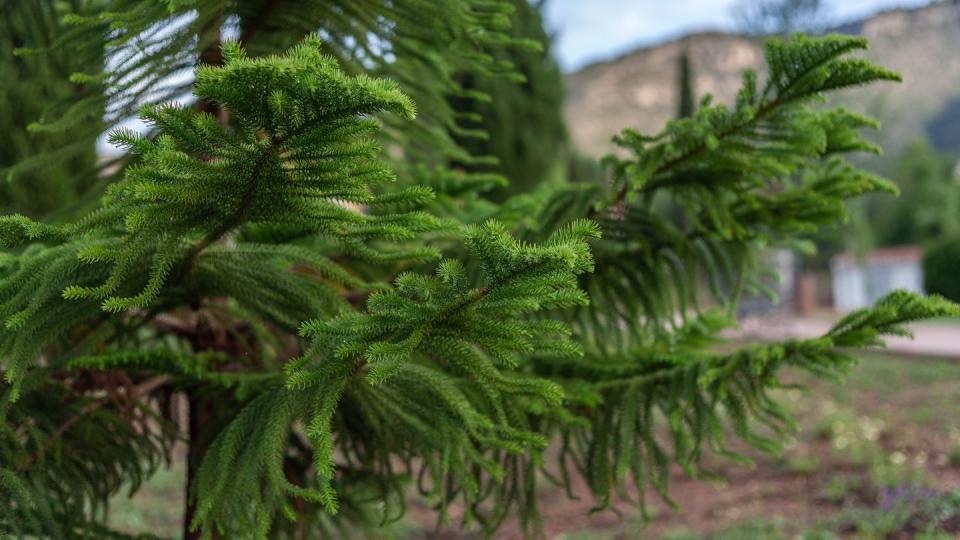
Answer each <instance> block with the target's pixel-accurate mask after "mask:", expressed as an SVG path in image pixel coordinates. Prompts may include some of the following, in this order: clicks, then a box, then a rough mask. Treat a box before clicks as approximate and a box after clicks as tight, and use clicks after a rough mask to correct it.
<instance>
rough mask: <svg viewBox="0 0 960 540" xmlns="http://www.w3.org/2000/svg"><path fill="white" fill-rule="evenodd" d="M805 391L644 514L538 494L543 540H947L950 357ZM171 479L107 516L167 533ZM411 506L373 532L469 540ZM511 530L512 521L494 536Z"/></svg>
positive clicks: (956, 526) (678, 478)
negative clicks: (741, 448)
mask: <svg viewBox="0 0 960 540" xmlns="http://www.w3.org/2000/svg"><path fill="white" fill-rule="evenodd" d="M793 378H794V379H795V380H797V381H798V382H805V383H809V384H810V387H811V391H810V392H808V393H802V392H799V391H794V390H791V391H785V392H784V393H783V394H782V399H783V400H784V401H785V403H787V404H788V405H789V407H790V409H791V410H792V411H793V413H794V414H795V417H796V419H797V420H798V423H799V424H800V426H801V429H800V431H799V433H798V434H797V436H796V438H795V441H793V442H792V444H791V445H790V446H789V449H788V450H787V451H786V452H785V453H784V455H782V456H779V457H771V456H763V455H758V454H756V453H753V454H751V457H753V458H754V460H755V465H754V466H752V467H750V466H745V465H739V464H736V463H733V462H730V461H726V460H722V459H718V458H711V460H710V462H709V464H710V465H711V466H712V468H713V469H715V470H719V471H720V472H722V473H723V476H724V477H725V479H726V480H725V481H724V482H716V481H714V482H705V481H698V480H693V479H690V478H688V477H686V476H685V475H684V474H683V473H682V471H679V470H677V471H675V474H674V478H673V480H672V483H671V488H670V493H671V496H672V497H673V498H674V499H675V500H676V501H677V503H678V504H679V509H678V510H676V511H674V510H670V509H669V508H667V507H666V505H664V504H663V503H661V502H659V501H658V499H657V497H656V495H654V494H649V495H648V499H647V500H648V501H649V502H650V503H653V504H650V506H651V507H652V508H654V509H655V510H654V511H653V512H652V514H653V517H652V520H651V521H649V522H646V523H645V522H644V521H643V519H642V518H641V516H640V513H639V512H638V511H637V510H636V508H635V507H634V506H632V505H630V504H629V503H625V502H620V503H618V504H616V505H615V508H616V509H617V511H618V512H619V515H618V514H617V513H614V512H612V511H605V512H601V513H598V514H594V515H589V510H590V508H592V507H593V506H594V501H592V500H591V499H590V497H589V494H588V492H587V489H586V487H585V486H584V485H579V486H577V489H575V490H574V491H575V493H579V494H581V498H580V500H570V499H569V498H567V497H566V495H565V494H564V493H563V491H562V490H560V489H559V488H553V487H549V488H545V489H543V490H542V491H541V496H540V507H541V510H542V513H543V520H544V525H543V529H544V530H543V536H544V537H545V538H550V539H556V540H561V539H564V540H587V539H593V540H613V539H634V538H643V539H655V538H662V539H664V540H698V539H704V538H715V539H719V540H734V539H752V538H758V539H765V538H771V539H779V538H782V539H784V540H786V539H793V538H799V539H810V540H813V539H827V538H866V539H873V538H876V539H880V538H895V539H900V538H920V539H928V540H932V539H938V540H939V539H945V538H960V360H935V359H924V358H916V357H898V356H880V355H873V356H867V357H864V359H863V361H862V362H861V365H860V366H859V367H858V368H856V369H855V370H854V371H853V373H852V374H851V375H850V377H849V379H848V380H847V381H846V382H845V383H843V384H834V383H829V382H823V381H814V380H812V379H809V378H807V377H805V376H801V375H799V374H798V375H796V376H795V377H793ZM181 478H182V475H181V474H180V471H178V470H177V468H176V467H175V468H174V469H173V470H169V471H161V472H160V473H159V474H158V475H157V476H156V477H155V478H154V479H153V480H151V482H150V483H149V484H148V485H147V486H146V488H145V489H143V490H141V492H140V493H139V494H138V495H137V496H136V497H135V498H134V499H126V498H125V497H119V498H118V499H117V500H116V501H114V505H113V510H112V512H111V521H112V522H113V523H114V524H116V525H118V526H121V527H123V528H124V529H126V530H128V531H130V532H150V533H152V534H161V535H163V534H169V535H171V536H170V537H176V536H174V535H176V533H177V532H178V530H179V529H178V528H179V524H178V523H179V520H178V518H179V509H180V508H182V504H181V501H182V499H181V498H180V497H181V492H182V488H181V484H180V481H181ZM433 519H434V516H433V514H432V512H431V511H430V509H429V508H427V507H426V505H424V504H423V503H419V502H414V503H412V504H411V505H410V511H409V513H408V515H407V517H406V518H405V519H404V520H403V521H402V522H401V523H400V524H399V525H398V526H395V527H394V528H392V529H390V530H385V531H382V534H381V533H375V534H373V535H372V536H373V537H378V538H384V539H386V538H390V539H418V538H424V539H434V540H441V539H443V540H446V539H451V540H459V539H473V538H482V536H481V535H479V534H477V533H471V532H463V531H460V530H458V529H457V528H455V527H443V528H439V529H438V528H436V527H435V525H434V523H433ZM494 538H497V539H500V540H508V539H519V538H522V532H521V529H520V526H519V524H518V523H517V521H516V520H514V521H509V522H507V523H506V525H505V526H504V527H503V528H502V529H501V530H500V532H499V533H498V534H497V535H496V536H495V537H494Z"/></svg>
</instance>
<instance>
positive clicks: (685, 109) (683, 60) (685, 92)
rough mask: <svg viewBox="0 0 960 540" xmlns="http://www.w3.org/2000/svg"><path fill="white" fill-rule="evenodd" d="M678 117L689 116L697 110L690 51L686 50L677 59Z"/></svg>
mask: <svg viewBox="0 0 960 540" xmlns="http://www.w3.org/2000/svg"><path fill="white" fill-rule="evenodd" d="M677 72H678V75H677V96H678V100H677V101H678V105H677V118H689V117H691V116H693V113H694V112H695V111H696V104H695V101H696V98H695V97H694V92H693V74H692V70H691V67H690V53H689V51H687V50H684V51H683V52H682V53H680V58H679V59H678V60H677Z"/></svg>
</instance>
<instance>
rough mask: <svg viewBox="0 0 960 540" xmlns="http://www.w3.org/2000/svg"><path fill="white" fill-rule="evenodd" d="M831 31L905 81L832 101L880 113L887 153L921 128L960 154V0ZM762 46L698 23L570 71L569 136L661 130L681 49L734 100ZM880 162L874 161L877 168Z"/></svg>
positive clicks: (605, 143) (593, 144)
mask: <svg viewBox="0 0 960 540" xmlns="http://www.w3.org/2000/svg"><path fill="white" fill-rule="evenodd" d="M836 31H839V32H843V33H848V34H857V35H863V36H864V37H866V38H868V39H869V40H870V50H869V51H867V52H866V57H868V58H869V59H871V60H872V61H874V62H876V63H878V64H881V65H883V66H885V67H888V68H890V69H894V70H896V71H898V72H900V73H901V74H902V75H903V79H904V81H903V83H900V84H892V83H891V84H878V85H873V86H870V87H867V88H862V89H852V90H846V91H844V92H842V93H841V94H840V95H838V96H837V97H836V98H834V103H837V104H840V105H844V106H847V107H849V108H851V109H853V110H856V111H859V112H863V113H867V114H870V115H872V116H874V117H876V118H878V119H879V120H880V121H881V122H882V123H883V125H884V127H883V129H882V130H881V131H880V132H878V133H877V134H876V135H875V137H874V138H875V139H876V140H877V142H878V143H879V144H880V145H881V146H882V147H883V148H884V149H885V150H886V154H887V156H896V155H897V154H899V152H900V150H901V149H902V148H903V146H904V145H905V144H907V143H908V142H910V141H912V140H914V139H917V138H920V137H923V136H928V137H929V138H931V139H932V140H933V142H934V143H935V144H936V145H937V146H938V147H940V148H941V149H942V150H946V151H950V152H953V153H954V154H956V155H960V3H954V2H940V3H935V4H931V5H929V6H926V7H921V8H914V9H896V10H891V11H886V12H882V13H878V14H876V15H874V16H872V17H869V18H867V19H865V20H863V21H859V22H855V23H851V24H846V25H843V26H841V27H839V28H838V29H837V30H836ZM762 47H763V43H762V40H761V39H757V38H754V37H747V36H742V35H736V34H729V33H722V32H703V33H696V34H691V35H688V36H685V37H682V38H680V39H675V40H672V41H669V42H666V43H663V44H661V45H658V46H653V47H645V48H640V49H637V50H635V51H633V52H630V53H627V54H625V55H623V56H620V57H619V58H616V59H613V60H609V61H604V62H598V63H595V64H592V65H589V66H587V67H585V68H583V69H581V70H579V71H577V72H575V73H572V74H570V75H568V76H567V100H566V104H565V115H566V118H567V122H568V126H569V129H570V133H571V137H572V139H573V141H574V144H575V145H576V146H577V148H578V149H579V150H580V151H582V152H584V153H586V154H589V155H594V156H599V155H603V154H604V153H607V152H609V151H610V150H611V149H612V145H611V143H610V137H611V136H612V135H613V134H614V133H616V132H618V131H619V130H620V129H622V128H624V127H633V128H635V129H639V130H640V131H641V132H643V133H647V134H652V133H655V132H657V131H659V130H660V129H661V128H662V127H663V125H664V124H665V123H666V122H667V121H668V120H670V119H671V118H673V116H674V115H675V114H676V110H677V99H678V95H679V92H678V89H677V86H678V82H677V81H678V71H677V70H678V67H679V63H678V58H679V56H680V55H681V54H682V53H683V52H684V51H686V52H687V53H688V55H689V57H690V61H691V65H692V69H693V86H694V92H695V93H696V94H697V95H698V96H702V95H703V94H707V93H709V94H711V95H713V97H714V100H715V101H717V102H721V103H731V102H732V101H733V99H734V97H735V95H736V92H737V90H738V89H739V86H740V80H741V73H742V72H743V70H745V69H747V68H753V69H757V70H758V71H761V72H762V66H763V48H762ZM886 159H889V157H888V158H886ZM882 162H883V160H882V159H880V160H877V161H876V163H874V165H876V166H877V167H878V168H881V165H882Z"/></svg>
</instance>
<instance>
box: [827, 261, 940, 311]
mask: <svg viewBox="0 0 960 540" xmlns="http://www.w3.org/2000/svg"><path fill="white" fill-rule="evenodd" d="M922 260H923V250H922V249H921V248H920V247H919V246H896V247H889V248H882V249H878V250H876V251H873V252H870V253H868V254H867V255H866V256H865V257H864V258H862V259H858V258H857V257H856V256H854V255H852V254H850V253H841V254H839V255H836V256H834V257H833V259H831V260H830V274H831V277H832V280H833V307H834V308H835V309H836V310H837V311H851V310H854V309H859V308H862V307H867V306H870V305H873V303H874V302H876V301H877V300H878V299H880V298H881V297H883V296H884V295H886V294H887V293H889V292H891V291H894V290H896V289H906V290H908V291H912V292H916V293H921V294H922V293H923V266H922Z"/></svg>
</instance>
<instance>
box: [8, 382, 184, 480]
mask: <svg viewBox="0 0 960 540" xmlns="http://www.w3.org/2000/svg"><path fill="white" fill-rule="evenodd" d="M170 379H171V377H170V375H157V376H156V377H152V378H150V379H147V380H146V381H143V382H142V383H140V384H138V385H137V386H134V387H133V388H131V389H130V391H129V392H128V396H127V397H128V398H130V399H137V398H138V397H140V396H142V395H146V394H150V393H151V392H153V391H154V390H156V389H157V388H159V387H161V386H163V385H165V384H167V383H168V382H170ZM107 403H110V399H109V398H108V397H102V398H100V399H97V400H94V401H91V402H90V403H87V404H86V405H84V406H83V407H81V408H80V410H79V411H77V412H76V413H74V415H73V416H71V417H70V418H68V419H67V420H66V421H65V422H64V423H62V424H60V426H59V427H58V428H57V431H55V432H54V433H53V435H51V436H50V438H48V439H47V440H46V441H44V444H43V447H42V448H41V449H40V450H38V451H37V452H35V453H34V454H31V455H30V456H29V457H27V459H26V460H24V462H23V463H22V464H21V465H20V466H19V469H21V470H23V469H24V468H26V467H28V466H29V465H30V464H31V463H33V462H34V461H36V460H37V458H38V457H39V456H40V454H42V453H44V452H46V451H47V450H49V449H50V447H51V446H53V444H54V443H55V442H56V441H57V440H58V439H60V438H61V437H63V435H64V434H65V433H66V432H67V430H69V429H70V428H71V427H73V426H74V425H76V424H77V422H79V421H80V420H83V418H84V417H86V416H89V415H90V414H93V413H94V412H96V411H97V410H99V409H100V408H101V407H103V406H104V405H106V404H107Z"/></svg>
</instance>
